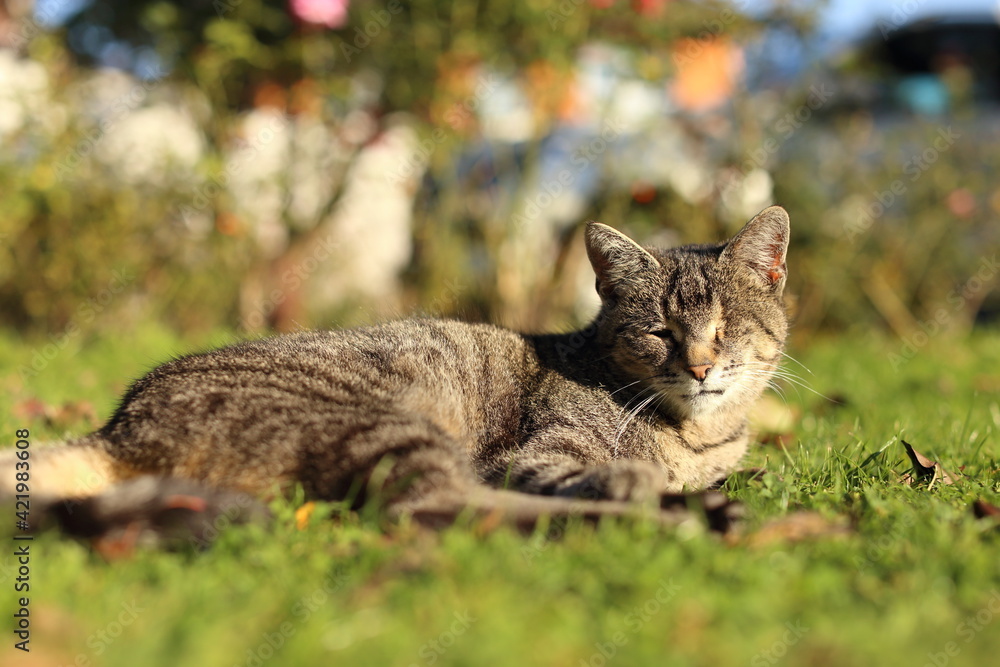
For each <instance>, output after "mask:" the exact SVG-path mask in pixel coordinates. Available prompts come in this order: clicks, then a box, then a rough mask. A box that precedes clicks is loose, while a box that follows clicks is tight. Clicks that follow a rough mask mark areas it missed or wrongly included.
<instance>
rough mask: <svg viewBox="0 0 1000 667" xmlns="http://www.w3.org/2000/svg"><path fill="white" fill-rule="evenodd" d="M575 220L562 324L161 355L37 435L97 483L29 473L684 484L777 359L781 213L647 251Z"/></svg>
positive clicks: (378, 334)
mask: <svg viewBox="0 0 1000 667" xmlns="http://www.w3.org/2000/svg"><path fill="white" fill-rule="evenodd" d="M586 238H587V251H588V254H589V256H590V259H591V263H592V264H593V266H594V269H595V272H596V274H597V289H598V292H599V293H600V295H601V299H602V308H601V310H600V313H599V314H598V315H597V317H596V318H595V320H594V322H593V323H592V324H591V325H590V326H588V327H587V328H585V329H583V330H581V331H576V332H572V333H568V334H550V335H530V334H520V333H515V332H513V331H509V330H506V329H502V328H499V327H495V326H490V325H484V324H468V323H463V322H458V321H450V320H432V319H411V320H402V321H397V322H392V323H388V324H383V325H379V326H373V327H367V328H360V329H353V330H342V331H325V332H312V333H299V334H293V335H286V336H280V337H276V338H271V339H265V340H259V341H252V342H244V343H240V344H237V345H233V346H231V347H226V348H223V349H219V350H215V351H212V352H208V353H205V354H196V355H191V356H187V357H183V358H180V359H176V360H174V361H171V362H168V363H166V364H163V365H162V366H160V367H158V368H156V369H155V370H153V371H152V372H150V373H149V374H148V375H146V376H145V377H143V378H141V379H140V380H138V381H137V382H136V383H135V384H134V385H133V386H132V387H131V389H130V390H129V391H128V392H127V393H126V395H125V396H124V397H123V399H122V401H121V404H120V406H119V408H118V409H117V411H116V412H115V413H114V415H113V416H112V417H111V419H110V420H109V421H108V423H107V424H106V425H105V426H104V427H103V428H101V429H100V430H98V431H97V432H95V433H93V434H91V435H88V436H85V437H83V438H81V439H79V440H76V441H74V442H71V443H69V444H68V446H64V447H61V448H57V449H54V450H51V451H50V456H49V460H50V461H51V462H53V465H54V462H55V461H57V459H59V458H60V457H62V459H65V457H67V456H70V457H72V452H77V453H79V454H80V456H79V460H80V461H81V462H83V463H86V462H87V461H90V464H91V465H90V471H91V472H90V474H93V471H94V470H96V469H99V468H102V467H103V468H104V478H103V479H104V480H105V482H106V483H103V484H90V485H84V484H81V483H80V482H79V480H76V481H74V480H71V479H66V478H65V477H66V476H65V475H63V476H61V477H60V476H57V475H55V474H53V475H52V476H50V478H49V479H50V488H48V489H46V490H47V492H48V493H49V494H50V495H53V496H60V497H66V496H73V495H87V493H86V492H85V491H84V492H81V489H82V488H83V489H91V490H92V492H93V493H99V492H102V491H105V490H106V489H107V488H109V487H111V486H112V485H113V484H114V483H116V482H118V481H120V480H124V479H128V478H131V477H135V476H137V475H142V474H146V473H151V474H155V475H164V476H171V477H179V478H185V479H191V480H198V481H201V482H203V483H205V484H207V485H210V486H213V487H219V488H227V489H235V490H243V491H248V492H252V493H255V494H263V493H266V492H267V491H269V490H270V489H272V488H273V487H274V485H275V483H279V484H280V483H283V482H300V483H302V484H303V485H304V486H305V489H306V491H307V493H308V494H309V495H310V496H311V497H314V498H320V499H344V498H351V499H354V500H356V501H357V502H362V501H363V500H364V499H365V497H366V493H367V492H370V491H372V490H373V489H374V490H377V491H379V492H380V493H381V494H383V496H384V498H385V499H386V502H388V503H389V505H390V507H391V508H392V509H393V510H394V511H397V512H404V513H405V512H410V513H413V514H420V513H429V514H433V513H434V512H435V511H436V509H440V508H451V509H454V510H456V511H457V509H458V508H461V507H462V506H464V505H473V506H477V507H485V508H490V507H493V508H499V509H505V508H506V509H509V510H510V511H511V512H512V513H514V514H518V513H519V512H520V513H521V514H525V513H527V514H528V515H538V514H540V513H544V512H546V511H552V510H558V508H562V507H563V506H562V505H557V504H546V503H544V502H540V501H532V502H528V501H527V500H524V501H523V503H522V504H519V502H521V501H519V500H517V499H518V498H519V496H518V494H509V493H503V494H495V495H491V494H490V492H489V491H488V487H493V488H506V489H509V490H515V491H522V492H526V493H530V494H540V495H544V496H562V497H573V498H580V497H583V498H587V499H590V500H601V501H641V500H648V499H655V498H657V497H659V496H660V495H661V494H666V493H673V492H680V491H683V490H689V489H698V488H702V487H704V486H705V485H707V484H709V483H711V482H713V481H715V480H716V479H718V478H720V477H722V476H724V475H725V474H726V473H727V472H729V471H731V470H732V469H733V467H734V466H735V465H736V464H737V463H738V461H739V460H740V458H741V456H742V455H743V453H744V451H745V450H746V446H747V419H746V415H747V411H748V409H749V408H750V406H751V404H752V403H753V402H754V400H755V399H756V398H757V397H758V396H759V395H760V393H761V392H762V390H763V389H764V387H765V386H766V385H767V383H768V381H769V379H770V377H771V374H772V372H773V371H774V369H775V368H776V365H777V363H778V359H779V355H780V352H781V348H782V344H783V341H784V339H785V334H786V330H787V324H786V319H785V315H784V311H783V308H782V301H781V292H782V288H783V285H784V271H785V268H784V261H785V248H786V246H787V240H788V218H787V215H786V214H785V212H784V211H783V210H782V209H780V208H778V207H772V208H770V209H767V210H765V211H763V212H762V213H761V214H759V215H758V216H757V217H756V218H754V219H753V220H752V221H750V222H749V223H748V224H747V226H746V227H745V228H744V230H743V231H742V232H741V233H740V234H739V235H738V236H737V237H736V238H735V239H733V240H732V241H730V242H729V243H727V244H719V245H703V246H685V247H681V248H675V249H670V250H661V249H651V248H650V249H646V248H642V247H640V246H638V245H637V244H636V243H634V242H633V241H631V240H630V239H628V238H627V237H625V236H623V235H622V234H620V233H618V232H616V231H614V230H612V229H611V228H609V227H606V226H604V225H600V224H598V223H591V224H590V225H588V228H587V236H586ZM40 453H41V452H40ZM84 453H85V456H83V454H84ZM94 461H98V463H94ZM39 465H42V466H43V468H44V465H45V457H41V459H40V461H39ZM84 467H86V466H84ZM63 468H66V466H63ZM71 468H72V467H71ZM53 470H54V468H53ZM72 474H79V475H82V474H84V473H83V472H80V471H77V472H75V473H72ZM43 476H44V475H43ZM36 478H37V475H36ZM520 497H521V498H524V497H523V496H520ZM484 499H485V500H484ZM606 506H607V507H608V508H611V507H616V508H617V507H618V506H617V505H615V503H610V504H607V505H606ZM578 507H579V506H578ZM546 508H547V509H546ZM615 511H616V512H617V511H620V509H615ZM609 513H610V509H609Z"/></svg>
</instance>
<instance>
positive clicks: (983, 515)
mask: <svg viewBox="0 0 1000 667" xmlns="http://www.w3.org/2000/svg"><path fill="white" fill-rule="evenodd" d="M972 512H973V514H975V515H976V518H977V519H994V520H996V521H1000V507H997V506H996V505H994V504H993V503H988V502H986V501H985V500H983V499H981V498H980V499H979V500H977V501H976V502H974V503H972Z"/></svg>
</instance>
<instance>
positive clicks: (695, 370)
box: [687, 364, 712, 382]
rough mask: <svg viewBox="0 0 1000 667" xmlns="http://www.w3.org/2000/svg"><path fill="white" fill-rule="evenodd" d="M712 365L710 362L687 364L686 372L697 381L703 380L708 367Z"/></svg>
mask: <svg viewBox="0 0 1000 667" xmlns="http://www.w3.org/2000/svg"><path fill="white" fill-rule="evenodd" d="M711 367H712V364H701V365H699V366H688V368H687V369H688V373H690V374H691V375H693V376H694V379H695V380H697V381H698V382H704V381H705V378H706V377H708V369H710V368H711Z"/></svg>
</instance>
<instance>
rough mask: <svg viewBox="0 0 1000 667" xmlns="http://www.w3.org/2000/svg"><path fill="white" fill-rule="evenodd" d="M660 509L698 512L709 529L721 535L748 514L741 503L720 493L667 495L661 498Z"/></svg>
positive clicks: (676, 511) (672, 511) (704, 492)
mask: <svg viewBox="0 0 1000 667" xmlns="http://www.w3.org/2000/svg"><path fill="white" fill-rule="evenodd" d="M660 507H661V508H663V509H664V510H665V511H667V512H671V513H677V514H688V513H691V512H698V513H700V514H702V515H704V517H705V521H706V522H707V523H708V527H709V528H711V529H712V530H715V531H718V532H720V533H725V532H728V531H729V530H730V529H731V528H732V527H733V526H734V525H736V524H738V523H739V522H740V521H741V520H742V519H743V517H744V516H745V514H746V511H745V508H744V507H743V505H742V504H741V503H739V502H737V501H735V500H730V499H729V498H728V497H727V496H726V495H725V494H724V493H720V492H719V491H701V492H699V493H665V494H663V495H661V496H660Z"/></svg>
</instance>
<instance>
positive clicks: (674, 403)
mask: <svg viewBox="0 0 1000 667" xmlns="http://www.w3.org/2000/svg"><path fill="white" fill-rule="evenodd" d="M665 393H666V394H667V397H668V401H667V403H668V404H669V406H670V409H671V412H673V414H674V415H675V416H677V417H679V418H680V419H693V418H696V417H704V416H705V415H709V414H712V413H714V412H718V411H720V410H724V409H726V408H728V407H729V406H730V404H731V403H732V401H731V400H730V397H729V396H728V394H729V393H730V392H729V390H728V389H708V388H704V387H696V388H692V390H691V391H689V392H685V393H677V392H676V391H669V392H665Z"/></svg>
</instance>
